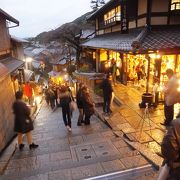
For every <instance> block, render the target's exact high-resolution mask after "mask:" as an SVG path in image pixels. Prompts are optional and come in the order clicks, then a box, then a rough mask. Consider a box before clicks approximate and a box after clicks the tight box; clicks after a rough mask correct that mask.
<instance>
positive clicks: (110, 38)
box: [82, 26, 180, 52]
mask: <svg viewBox="0 0 180 180" xmlns="http://www.w3.org/2000/svg"><path fill="white" fill-rule="evenodd" d="M82 46H84V47H90V48H92V49H98V48H103V49H111V50H116V51H124V52H127V51H139V50H141V51H147V50H166V49H171V48H180V26H170V27H167V26H164V27H162V26H161V27H153V28H152V29H150V30H148V29H147V28H144V29H136V30H135V29H134V30H131V31H130V32H129V33H128V34H121V33H110V34H104V35H100V36H96V37H95V38H93V39H91V40H89V41H87V42H85V43H83V44H82Z"/></svg>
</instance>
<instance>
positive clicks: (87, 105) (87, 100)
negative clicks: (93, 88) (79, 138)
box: [82, 86, 94, 125]
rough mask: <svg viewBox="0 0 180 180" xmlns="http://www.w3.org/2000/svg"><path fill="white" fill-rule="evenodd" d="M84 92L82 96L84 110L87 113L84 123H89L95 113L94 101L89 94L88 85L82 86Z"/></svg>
mask: <svg viewBox="0 0 180 180" xmlns="http://www.w3.org/2000/svg"><path fill="white" fill-rule="evenodd" d="M82 94H83V96H82V97H83V98H82V104H83V111H84V114H85V120H84V124H85V125H89V124H90V118H91V116H92V115H93V114H94V103H93V100H92V98H91V96H90V94H89V90H88V88H87V87H86V86H83V87H82Z"/></svg>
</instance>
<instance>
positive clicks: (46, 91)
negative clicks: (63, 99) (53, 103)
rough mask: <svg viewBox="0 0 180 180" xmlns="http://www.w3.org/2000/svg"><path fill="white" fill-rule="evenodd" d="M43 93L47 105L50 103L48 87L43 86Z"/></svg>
mask: <svg viewBox="0 0 180 180" xmlns="http://www.w3.org/2000/svg"><path fill="white" fill-rule="evenodd" d="M44 94H45V100H46V103H47V105H49V103H50V94H49V89H48V87H47V86H46V87H45V90H44Z"/></svg>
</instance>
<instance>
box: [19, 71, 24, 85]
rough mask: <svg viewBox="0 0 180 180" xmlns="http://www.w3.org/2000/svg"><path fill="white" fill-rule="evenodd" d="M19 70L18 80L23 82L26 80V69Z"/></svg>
mask: <svg viewBox="0 0 180 180" xmlns="http://www.w3.org/2000/svg"><path fill="white" fill-rule="evenodd" d="M18 71H19V76H18V80H19V83H20V84H22V83H24V82H25V77H24V69H18Z"/></svg>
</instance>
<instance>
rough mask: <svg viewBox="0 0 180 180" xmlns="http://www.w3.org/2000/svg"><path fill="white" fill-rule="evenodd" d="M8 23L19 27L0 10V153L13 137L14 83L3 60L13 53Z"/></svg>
mask: <svg viewBox="0 0 180 180" xmlns="http://www.w3.org/2000/svg"><path fill="white" fill-rule="evenodd" d="M8 22H11V23H15V24H16V26H18V25H19V22H18V21H17V20H16V19H14V18H13V17H12V16H10V15H8V14H7V13H6V12H4V11H3V10H2V9H0V37H1V38H0V84H1V85H0V152H1V151H2V150H3V149H4V148H5V146H6V145H7V143H8V142H9V141H10V140H11V138H12V137H13V136H14V130H13V127H14V115H13V113H12V109H11V107H12V104H13V102H14V100H15V96H14V93H15V89H14V83H15V81H14V79H13V76H11V69H9V66H8V67H6V63H5V59H7V58H8V57H11V55H12V53H13V51H12V44H11V37H10V35H9V28H8V25H9V24H10V23H8ZM10 60H11V59H10ZM18 62H19V61H18ZM4 63H5V64H4ZM14 69H15V68H14Z"/></svg>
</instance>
